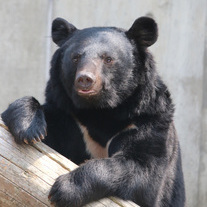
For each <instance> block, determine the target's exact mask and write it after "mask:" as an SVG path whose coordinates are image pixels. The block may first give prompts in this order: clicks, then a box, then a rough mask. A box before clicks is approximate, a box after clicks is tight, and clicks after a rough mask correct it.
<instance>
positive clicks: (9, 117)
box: [1, 96, 47, 144]
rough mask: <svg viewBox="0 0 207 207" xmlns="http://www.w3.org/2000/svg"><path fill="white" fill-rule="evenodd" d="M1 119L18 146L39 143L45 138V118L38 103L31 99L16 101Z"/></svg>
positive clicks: (25, 98)
mask: <svg viewBox="0 0 207 207" xmlns="http://www.w3.org/2000/svg"><path fill="white" fill-rule="evenodd" d="M1 117H2V119H3V121H4V122H5V124H6V125H7V127H8V128H9V130H10V132H11V133H12V135H13V136H14V138H15V141H16V142H17V143H19V144H21V143H23V142H24V143H26V144H32V143H35V142H39V141H41V140H42V139H44V137H45V136H46V128H47V124H46V121H45V116H44V113H43V110H42V109H41V106H40V104H39V102H38V101H37V100H36V99H35V98H33V97H28V96H27V97H24V98H21V99H18V100H16V101H15V102H13V103H12V104H10V105H9V107H8V109H7V110H6V111H4V112H3V113H2V115H1Z"/></svg>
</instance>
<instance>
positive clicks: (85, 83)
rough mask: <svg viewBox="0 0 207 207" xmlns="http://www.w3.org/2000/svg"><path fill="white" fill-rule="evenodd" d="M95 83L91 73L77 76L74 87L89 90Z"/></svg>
mask: <svg viewBox="0 0 207 207" xmlns="http://www.w3.org/2000/svg"><path fill="white" fill-rule="evenodd" d="M94 82H95V77H94V75H93V74H91V73H87V74H78V75H77V77H76V80H75V85H76V87H77V88H78V89H80V90H90V89H91V88H92V86H93V84H94Z"/></svg>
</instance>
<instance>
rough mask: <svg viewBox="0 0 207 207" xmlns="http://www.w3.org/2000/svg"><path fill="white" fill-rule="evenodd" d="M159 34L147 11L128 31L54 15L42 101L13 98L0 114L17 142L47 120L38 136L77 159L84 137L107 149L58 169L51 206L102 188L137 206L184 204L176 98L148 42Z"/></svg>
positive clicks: (73, 202) (79, 202)
mask: <svg viewBox="0 0 207 207" xmlns="http://www.w3.org/2000/svg"><path fill="white" fill-rule="evenodd" d="M157 36H158V35H157V25H156V23H155V22H154V20H152V19H151V18H147V17H142V18H139V19H137V20H136V21H135V22H134V24H133V25H132V27H131V28H130V29H129V30H128V31H125V30H123V29H119V28H115V27H105V28H104V27H93V28H87V29H83V30H78V29H76V27H74V26H73V25H71V24H69V23H68V22H67V21H66V20H63V19H61V18H58V19H56V20H54V22H53V27H52V38H53V41H54V42H55V43H56V44H58V45H59V46H60V48H59V49H57V51H56V52H55V54H54V56H53V59H52V62H51V65H52V67H51V71H50V76H51V77H50V80H49V81H48V84H47V88H46V94H45V95H46V103H45V104H44V105H42V106H40V104H39V103H38V101H37V100H35V99H34V98H33V97H25V98H22V99H19V100H17V101H15V102H14V103H12V104H11V105H10V106H9V108H8V109H7V110H6V111H5V112H4V113H3V114H2V118H3V120H4V122H5V123H6V124H7V126H8V127H9V129H10V130H11V132H12V134H13V135H14V137H15V140H16V141H17V142H18V143H22V142H28V143H32V142H34V141H39V140H40V139H42V138H43V137H44V136H46V132H45V128H46V123H47V131H48V134H47V136H46V138H45V140H44V142H45V143H46V144H47V145H49V146H51V147H52V148H54V149H55V150H57V151H58V152H60V153H61V154H63V155H64V156H66V157H68V158H69V159H71V160H72V161H74V162H76V163H77V164H80V163H83V162H84V161H85V160H88V159H90V156H94V154H93V152H92V151H93V149H91V148H90V146H89V145H87V144H88V140H89V141H91V140H92V143H93V144H94V142H95V143H96V144H97V145H96V146H97V147H100V149H103V148H107V154H108V156H105V157H103V158H98V157H95V159H91V160H89V161H87V162H86V163H84V164H82V165H81V166H80V167H79V168H78V169H76V170H74V171H73V172H71V173H68V174H66V175H62V176H60V177H59V178H58V179H57V180H56V182H55V184H54V185H53V187H52V189H51V191H50V194H49V198H50V201H51V202H52V203H53V204H54V205H55V206H64V207H67V206H68V207H74V206H77V207H79V206H83V205H85V204H87V203H89V202H91V201H95V200H98V199H101V198H103V197H107V196H117V197H120V198H122V199H126V200H132V201H134V202H135V203H137V204H138V205H140V206H142V207H152V206H154V207H168V206H169V207H183V206H185V189H184V182H183V173H182V165H181V155H180V149H179V143H178V139H177V136H176V131H175V128H174V124H173V113H174V106H173V104H172V100H171V98H170V93H169V91H168V89H167V87H166V86H165V84H164V83H163V82H162V80H161V79H160V77H159V76H158V74H157V72H156V69H155V65H154V61H153V58H152V55H151V54H150V53H149V52H148V50H147V47H148V46H150V45H152V44H153V43H154V42H155V41H156V40H157ZM45 120H46V121H45ZM86 132H87V134H85V133H86ZM86 136H87V137H88V138H87V137H86ZM84 139H85V141H84ZM87 139H88V140H87ZM90 150H91V151H90ZM98 153H99V152H98Z"/></svg>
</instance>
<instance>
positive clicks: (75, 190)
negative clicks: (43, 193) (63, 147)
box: [48, 173, 83, 207]
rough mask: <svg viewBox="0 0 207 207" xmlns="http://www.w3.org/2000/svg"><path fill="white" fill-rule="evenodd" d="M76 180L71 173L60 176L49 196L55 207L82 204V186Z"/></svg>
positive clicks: (74, 206) (77, 206)
mask: <svg viewBox="0 0 207 207" xmlns="http://www.w3.org/2000/svg"><path fill="white" fill-rule="evenodd" d="M76 182H77V181H76ZM76 182H75V181H74V179H73V178H72V176H71V173H68V174H65V175H61V176H60V177H58V178H57V180H56V181H55V183H54V185H53V186H52V188H51V190H50V193H49V196H48V198H49V200H50V202H51V204H52V205H53V206H55V207H79V206H82V205H83V204H82V199H81V188H80V187H81V186H79V185H78V183H76ZM78 186H79V187H78Z"/></svg>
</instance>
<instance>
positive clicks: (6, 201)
mask: <svg viewBox="0 0 207 207" xmlns="http://www.w3.org/2000/svg"><path fill="white" fill-rule="evenodd" d="M77 167H78V166H77V165H76V164H74V163H73V162H71V161H70V160H68V159H66V158H65V157H63V156H62V155H60V154H59V153H57V152H56V151H54V150H53V149H51V148H49V147H48V146H47V145H45V144H44V143H36V144H33V145H26V144H23V145H18V144H16V143H15V142H14V139H13V137H12V135H11V134H10V132H9V130H8V128H7V127H6V126H5V124H4V123H3V121H2V119H1V118H0V206H2V207H20V206H21V207H22V206H23V207H28V206H29V207H37V206H38V207H46V206H50V203H49V201H48V193H49V190H50V188H51V186H52V185H53V183H54V182H55V179H56V178H57V177H58V176H60V175H62V174H65V173H68V172H70V171H72V170H73V169H75V168H77ZM106 206H110V207H120V206H122V207H137V205H136V204H134V203H133V202H130V201H123V200H120V199H118V198H105V199H102V200H100V201H97V202H94V203H91V204H88V205H87V207H106Z"/></svg>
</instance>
